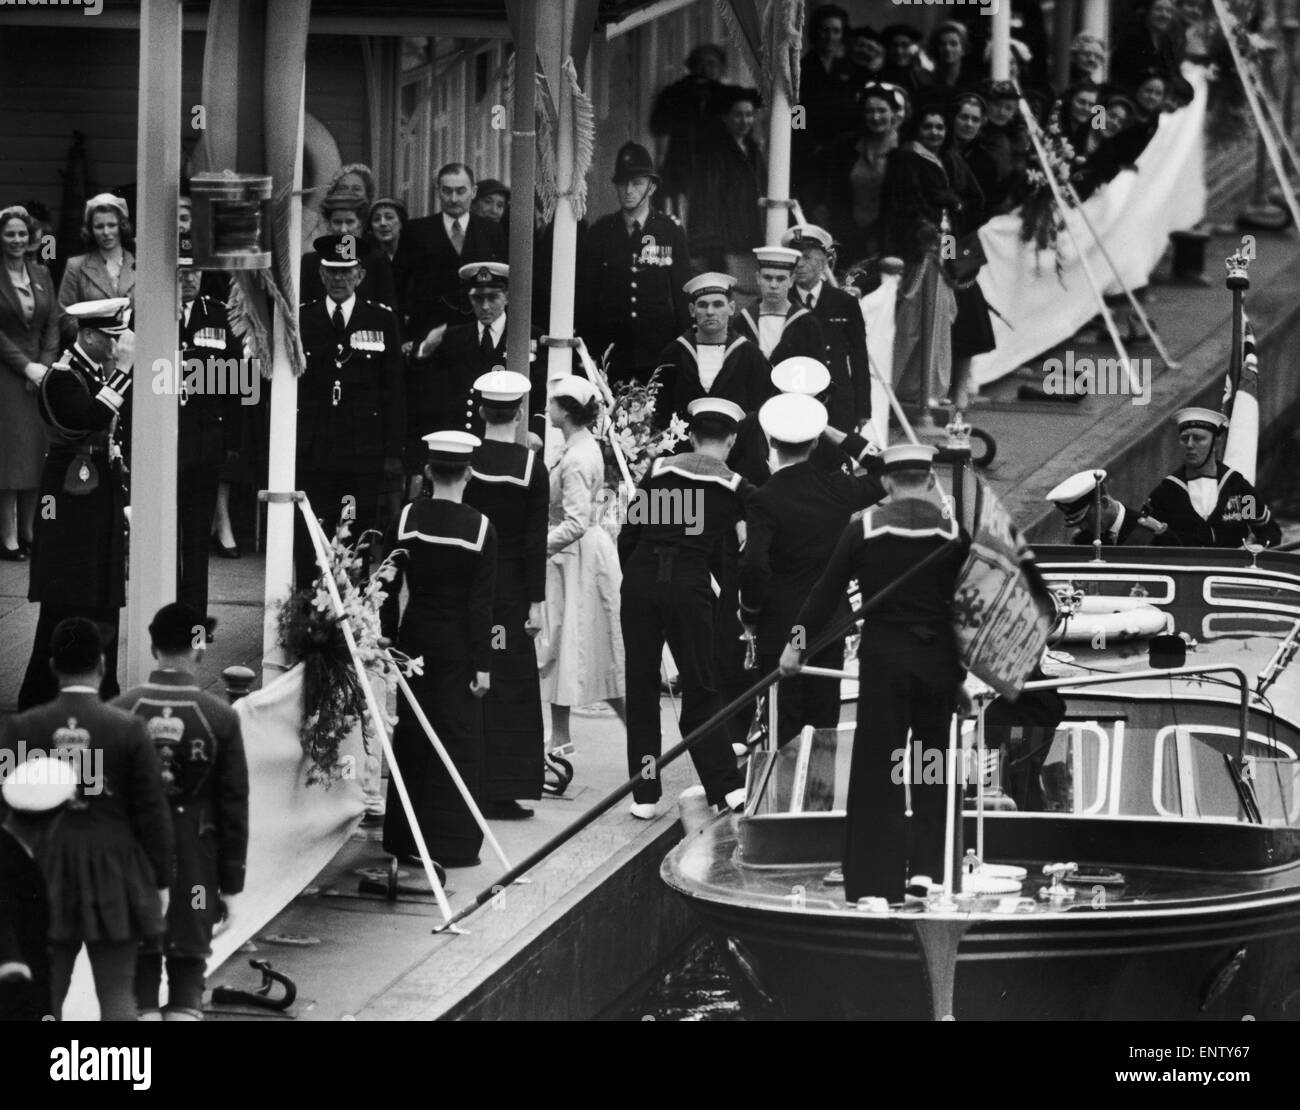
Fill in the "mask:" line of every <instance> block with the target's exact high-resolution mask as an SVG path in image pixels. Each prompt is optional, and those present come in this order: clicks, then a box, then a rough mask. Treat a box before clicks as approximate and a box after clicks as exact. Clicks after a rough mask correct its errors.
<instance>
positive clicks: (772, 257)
mask: <svg viewBox="0 0 1300 1110" xmlns="http://www.w3.org/2000/svg"><path fill="white" fill-rule="evenodd" d="M799 257H800V255H799V252H798V251H797V250H794V249H793V248H791V247H755V248H754V259H755V261H756V262H757V263H758V268H759V269H760V270H793V269H794V268H795V267H796V266H797V265H798V264H799Z"/></svg>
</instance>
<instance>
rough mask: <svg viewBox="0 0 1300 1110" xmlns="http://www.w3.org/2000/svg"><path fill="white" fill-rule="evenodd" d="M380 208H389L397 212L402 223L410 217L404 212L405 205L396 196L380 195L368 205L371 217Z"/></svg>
mask: <svg viewBox="0 0 1300 1110" xmlns="http://www.w3.org/2000/svg"><path fill="white" fill-rule="evenodd" d="M381 208H391V209H392V210H393V211H394V212H396V213H397V218H398V219H399V220H401V221H402V223H403V224H405V223H406V222H407V220H408V219H409V218H410V217H409V216H408V215H407V212H406V205H405V204H403V203H402V202H401V201H400V200H398V199H397V198H396V197H380V198H379V199H378V200H377V201H375V203H374V204H372V205H371V206H370V215H371V216H372V217H373V216H374V214H375V213H376V212H378V211H379V209H381Z"/></svg>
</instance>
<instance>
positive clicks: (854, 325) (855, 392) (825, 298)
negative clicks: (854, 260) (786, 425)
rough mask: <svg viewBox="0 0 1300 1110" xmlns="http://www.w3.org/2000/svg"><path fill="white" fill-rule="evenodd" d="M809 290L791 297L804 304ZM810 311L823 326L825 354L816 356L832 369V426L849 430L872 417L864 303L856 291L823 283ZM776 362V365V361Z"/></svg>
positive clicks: (829, 409)
mask: <svg viewBox="0 0 1300 1110" xmlns="http://www.w3.org/2000/svg"><path fill="white" fill-rule="evenodd" d="M806 297H807V293H806V292H805V291H804V290H802V289H794V288H792V289H791V290H790V299H791V300H795V299H796V298H799V301H798V303H800V304H803V303H805V302H804V298H806ZM808 311H809V312H811V313H812V314H813V317H814V318H815V319H816V320H817V323H818V324H819V325H821V329H822V340H823V342H824V345H825V354H823V355H820V356H817V355H815V356H813V357H815V358H817V360H818V361H819V362H824V363H825V364H826V369H828V370H829V371H830V372H831V396H830V400H829V402H828V403H827V405H826V411H827V415H828V416H829V417H830V423H831V427H832V428H839V429H840V431H845V432H846V431H849V430H851V429H852V428H854V427H856V426H857V424H858V423H860V422H861V421H863V420H867V419H869V418H870V417H871V367H870V364H869V363H868V361H867V325H866V322H865V321H864V320H863V318H862V306H861V305H860V304H859V303H858V299H857V298H856V297H855V296H854V295H853V294H852V293H846V292H845V291H844V290H843V289H836V288H835V287H834V286H833V285H831V283H830V282H828V281H823V282H822V287H821V289H820V290H819V291H818V293H817V303H816V304H814V305H813V306H812V307H811V308H810V309H808ZM773 365H776V363H775V362H773Z"/></svg>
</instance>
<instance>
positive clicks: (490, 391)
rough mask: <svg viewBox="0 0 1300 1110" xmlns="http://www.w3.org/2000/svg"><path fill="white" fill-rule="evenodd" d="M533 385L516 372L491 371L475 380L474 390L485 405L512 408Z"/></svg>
mask: <svg viewBox="0 0 1300 1110" xmlns="http://www.w3.org/2000/svg"><path fill="white" fill-rule="evenodd" d="M532 386H533V383H532V382H530V381H529V380H528V379H527V378H526V377H525V376H524V375H523V374H519V373H516V372H515V371H514V370H489V371H488V372H487V373H486V374H480V375H479V376H478V377H477V378H475V379H474V388H475V389H476V390H478V394H479V397H480V398H482V400H483V403H484V404H485V405H491V406H495V407H497V408H510V407H511V406H512V405H516V404H518V403H519V400H520V398H522V397H524V396H525V395H526V394H527V393H528V391H529V390H530V389H532Z"/></svg>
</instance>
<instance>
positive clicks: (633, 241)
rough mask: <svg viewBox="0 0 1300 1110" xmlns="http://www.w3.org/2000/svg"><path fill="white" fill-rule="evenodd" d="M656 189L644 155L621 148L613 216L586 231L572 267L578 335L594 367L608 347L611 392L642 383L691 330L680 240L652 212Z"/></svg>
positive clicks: (668, 221)
mask: <svg viewBox="0 0 1300 1110" xmlns="http://www.w3.org/2000/svg"><path fill="white" fill-rule="evenodd" d="M658 187H659V175H658V174H657V173H655V168H654V161H653V160H652V159H651V157H650V152H649V151H648V150H646V148H645V147H643V146H639V145H637V144H636V143H625V144H624V145H623V146H622V148H621V149H620V150H619V152H618V156H617V157H616V159H615V161H614V188H615V190H616V191H617V193H618V206H619V211H617V212H612V213H610V214H609V215H608V216H602V217H601V218H600V219H599V220H597V221H596V222H595V224H593V225H592V228H591V230H590V232H588V234H587V237H586V240H585V242H584V244H583V250H582V254H581V256H580V258H579V259H578V290H577V294H578V296H577V302H578V303H577V323H578V333H579V334H580V335H582V336H583V337H584V338H585V340H586V343H587V347H588V348H589V349H590V351H591V353H592V355H593V356H594V357H595V358H596V359H597V360H599V359H600V358H601V357H602V356H603V355H604V353H605V351H606V349H607V348H608V347H609V345H610V344H611V343H612V344H613V345H614V350H613V353H612V354H611V355H610V362H609V380H610V384H611V385H615V384H617V383H618V382H624V381H629V380H631V379H633V378H636V379H638V380H640V381H646V380H648V379H649V377H650V375H651V374H652V373H653V372H654V368H655V367H656V366H657V365H658V364H659V362H661V361H662V359H660V358H659V357H658V356H659V352H660V351H662V350H663V349H664V347H665V346H666V345H667V344H668V343H670V342H671V341H672V339H673V336H675V335H680V334H681V333H682V332H683V331H684V330H685V329H686V328H687V327H688V326H689V324H690V314H689V312H688V311H687V305H686V297H685V296H684V295H683V292H682V287H683V286H684V285H685V284H686V280H687V279H688V278H689V277H690V274H691V268H690V261H689V259H688V257H687V246H686V232H685V231H683V230H682V225H681V224H680V223H678V222H677V219H676V217H674V216H668V215H665V214H664V213H662V212H656V211H655V210H654V209H652V208H651V207H650V198H651V197H652V196H654V194H655V190H656V189H657V188H658Z"/></svg>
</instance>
